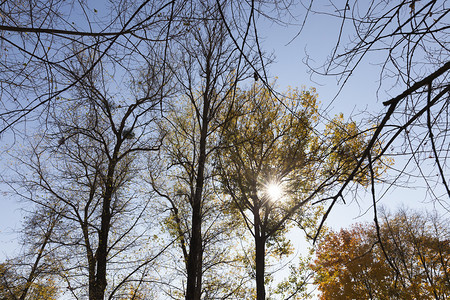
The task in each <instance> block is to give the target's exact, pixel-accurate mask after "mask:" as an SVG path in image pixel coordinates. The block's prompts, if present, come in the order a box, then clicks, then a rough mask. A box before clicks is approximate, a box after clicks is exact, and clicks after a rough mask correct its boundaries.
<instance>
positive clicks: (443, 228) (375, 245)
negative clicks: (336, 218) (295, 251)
mask: <svg viewBox="0 0 450 300" xmlns="http://www.w3.org/2000/svg"><path fill="white" fill-rule="evenodd" d="M448 225H449V224H448V220H446V219H440V218H438V217H437V216H436V215H431V214H425V213H418V212H416V213H413V212H410V211H400V212H398V213H397V214H395V215H389V214H385V215H384V216H383V219H382V222H381V224H380V231H379V236H378V232H377V230H376V228H375V226H374V225H371V224H357V225H354V226H352V227H351V228H349V229H341V230H340V231H331V232H329V233H328V234H327V235H326V236H325V237H324V238H323V240H322V241H321V242H320V244H319V246H318V249H317V253H316V259H315V261H314V263H313V265H312V267H313V269H314V270H315V271H316V273H317V275H316V282H317V284H318V288H319V291H320V293H321V294H320V298H321V299H356V298H364V299H446V298H447V297H448V296H449V293H450V286H449V279H450V277H449V272H450V245H449V242H448V241H449V240H448V238H449V226H448ZM379 237H380V239H379Z"/></svg>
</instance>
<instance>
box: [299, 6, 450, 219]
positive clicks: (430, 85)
mask: <svg viewBox="0 0 450 300" xmlns="http://www.w3.org/2000/svg"><path fill="white" fill-rule="evenodd" d="M313 4H315V3H313V1H309V2H307V3H305V6H306V7H308V8H309V15H308V17H313V16H314V14H326V15H330V16H331V17H334V18H338V20H340V21H341V28H340V32H339V35H338V37H337V42H336V44H335V46H334V48H333V50H332V52H331V55H330V57H329V60H327V61H326V63H325V64H324V65H323V67H322V68H317V67H313V68H312V71H313V72H316V73H318V74H323V75H333V76H338V79H339V82H340V83H341V87H343V86H344V85H345V84H346V83H347V81H348V79H349V78H350V77H351V76H352V74H353V73H354V71H355V70H357V68H358V67H359V66H360V65H361V64H363V63H364V62H365V61H367V60H368V59H370V60H371V63H372V64H373V63H378V64H379V70H380V72H379V77H380V87H379V88H380V89H388V90H390V89H392V88H395V89H394V90H401V91H403V92H400V93H399V94H398V96H396V97H393V98H391V99H387V100H386V101H384V102H383V104H384V105H385V106H386V108H387V110H386V112H380V113H379V114H378V115H377V116H376V117H375V118H376V122H377V123H378V126H377V129H376V131H375V132H374V133H373V134H372V141H371V142H370V143H369V145H368V147H367V148H366V151H365V152H364V154H363V155H362V157H361V158H360V160H359V165H360V164H362V163H363V161H366V160H369V161H370V162H373V161H375V160H377V159H379V158H380V157H381V156H390V157H396V158H398V159H397V161H398V162H399V164H401V165H399V166H397V167H396V169H393V170H392V172H394V173H393V175H394V176H393V180H392V184H393V185H397V184H398V185H403V186H405V185H408V183H410V182H414V185H415V186H417V185H418V182H417V180H419V179H420V178H422V179H423V181H422V183H423V185H424V187H425V188H426V189H427V194H428V195H429V197H430V199H432V200H434V201H436V202H437V203H439V204H440V205H441V206H442V207H443V208H444V209H446V210H448V209H449V207H448V198H449V197H450V189H449V187H448V178H447V177H448V176H447V175H446V173H448V172H446V168H447V166H448V141H447V139H448V136H447V132H448V125H449V123H448V110H449V107H448V105H449V98H448V95H449V91H450V85H449V84H448V76H449V69H450V62H449V53H450V52H449V51H448V50H449V43H448V40H449V38H448V37H449V34H450V31H449V29H448V22H446V18H447V17H448V15H449V13H450V10H449V9H448V7H447V6H448V3H447V1H414V0H411V1H400V2H398V3H393V2H384V1H370V2H364V3H363V2H362V1H347V2H346V3H337V2H334V1H332V2H331V5H330V6H329V7H325V6H321V7H318V6H317V5H313ZM349 26H350V27H351V31H350V34H351V35H350V36H351V38H350V39H349V40H346V39H345V36H346V35H348V31H347V29H346V28H348V27H349ZM373 53H375V54H376V56H375V55H372V54H373ZM377 58H378V59H380V60H379V61H374V59H375V60H376V59H377ZM348 88H350V86H348ZM377 143H381V144H383V150H382V151H381V152H380V153H379V155H377V156H375V157H370V151H371V148H372V147H373V145H376V144H377ZM395 173H397V174H395ZM353 175H354V173H352V174H351V176H349V177H348V180H347V181H346V182H344V184H343V185H342V188H341V190H340V191H339V192H338V194H341V193H342V192H343V191H344V190H345V188H346V187H347V185H348V182H350V180H351V178H352V176H353ZM402 179H403V182H402V181H400V180H402ZM337 198H338V197H335V198H334V200H333V201H332V202H331V205H330V206H329V209H328V212H329V211H330V210H331V209H332V207H333V206H334V204H335V202H336V200H337ZM374 201H375V200H374ZM374 204H375V202H374ZM328 212H327V214H326V216H327V215H328Z"/></svg>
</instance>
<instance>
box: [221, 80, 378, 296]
mask: <svg viewBox="0 0 450 300" xmlns="http://www.w3.org/2000/svg"><path fill="white" fill-rule="evenodd" d="M231 98H232V99H230V101H233V105H234V108H233V110H234V111H233V112H232V113H231V115H232V116H233V117H232V120H231V121H229V122H228V123H227V125H226V128H225V129H224V130H223V134H222V136H221V147H222V151H220V152H219V155H218V157H217V161H218V163H217V164H218V165H219V169H220V171H219V173H220V176H221V187H222V189H223V192H224V193H225V194H226V195H228V196H229V199H230V204H229V205H230V212H231V213H234V215H235V216H237V217H239V216H240V218H241V220H242V223H243V224H244V226H245V227H246V228H247V229H248V230H249V232H251V235H252V236H253V238H254V254H253V255H254V261H253V267H254V276H255V280H256V291H257V292H256V294H257V296H256V299H258V300H262V299H265V297H266V292H265V282H266V280H267V276H266V271H265V263H266V262H265V259H266V254H267V253H273V254H276V255H279V256H282V255H286V254H289V253H290V250H291V246H290V243H289V241H287V240H286V239H285V235H284V234H285V233H286V232H287V231H288V229H289V226H290V224H297V225H299V226H300V227H301V228H303V229H305V230H306V231H307V234H308V235H310V234H311V233H312V232H313V231H314V229H315V228H316V227H317V221H318V218H319V217H320V216H321V213H322V210H321V206H320V205H315V206H314V205H313V203H314V200H316V201H317V203H320V200H319V196H320V197H322V196H323V195H324V194H326V192H327V191H329V190H331V189H332V188H333V186H334V185H335V184H337V183H338V182H339V181H340V179H341V178H342V177H343V176H345V175H347V173H348V171H349V170H351V169H352V167H353V164H354V163H355V158H357V157H358V156H359V155H360V149H361V144H363V143H365V139H364V135H363V134H362V133H361V132H359V131H358V128H357V127H356V125H355V124H353V123H346V122H344V120H343V118H340V119H337V120H333V121H332V122H330V123H329V124H327V125H326V129H325V131H324V132H321V131H320V130H319V129H320V125H319V121H321V120H320V114H319V110H318V107H317V106H318V103H317V94H316V92H315V90H314V89H310V90H299V89H289V90H288V91H287V92H286V93H285V94H283V95H279V96H278V98H277V97H275V95H274V94H273V93H272V92H271V90H270V89H269V88H267V87H266V86H264V85H262V84H257V83H256V84H254V85H253V86H252V87H251V88H250V89H249V90H238V91H237V93H236V95H234V97H231ZM376 169H377V172H378V171H379V169H380V167H379V166H377V167H376ZM366 173H367V172H365V169H364V168H361V172H359V173H358V175H357V176H356V177H355V178H354V180H355V181H357V182H359V183H362V184H367V182H368V180H366Z"/></svg>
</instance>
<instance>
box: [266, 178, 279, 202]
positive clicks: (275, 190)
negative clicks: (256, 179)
mask: <svg viewBox="0 0 450 300" xmlns="http://www.w3.org/2000/svg"><path fill="white" fill-rule="evenodd" d="M266 193H267V196H269V199H270V200H272V201H277V200H279V199H280V198H281V197H282V196H283V188H282V187H281V185H280V184H279V183H276V182H272V183H269V184H268V185H267V186H266Z"/></svg>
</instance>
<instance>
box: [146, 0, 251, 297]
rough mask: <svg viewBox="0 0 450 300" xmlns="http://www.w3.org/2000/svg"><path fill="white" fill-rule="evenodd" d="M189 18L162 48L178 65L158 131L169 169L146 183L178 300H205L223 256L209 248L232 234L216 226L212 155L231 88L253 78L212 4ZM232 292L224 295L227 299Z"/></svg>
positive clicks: (220, 219) (219, 218)
mask: <svg viewBox="0 0 450 300" xmlns="http://www.w3.org/2000/svg"><path fill="white" fill-rule="evenodd" d="M222 4H224V3H221V5H222ZM195 11H196V12H197V13H199V14H201V15H202V16H203V17H202V18H200V19H195V18H193V19H191V20H190V21H187V22H186V23H185V24H184V26H185V27H186V32H187V33H186V37H185V39H177V40H175V41H174V43H173V44H172V45H171V48H170V53H171V56H172V58H171V61H172V62H179V63H178V64H173V65H172V66H171V70H172V72H173V74H174V76H176V78H177V81H178V85H179V89H180V99H179V101H177V102H174V103H173V106H172V109H171V111H170V112H168V113H167V119H166V122H165V124H163V125H162V127H163V130H164V131H165V132H168V136H167V143H166V144H165V146H164V150H165V151H164V152H163V158H164V159H165V161H168V163H169V168H168V170H167V173H166V174H165V175H164V176H165V177H163V179H162V180H163V181H162V184H161V182H158V181H157V180H156V178H155V180H154V181H153V182H152V185H153V187H154V188H155V190H156V191H157V193H158V194H159V195H160V196H162V197H163V199H165V200H166V201H167V203H168V207H169V209H170V210H171V217H170V221H169V222H168V224H167V225H169V226H170V228H172V229H171V233H172V234H174V235H175V236H178V238H179V246H180V249H181V251H182V255H183V258H184V262H185V269H186V270H185V272H186V276H187V282H186V291H185V297H186V299H200V298H201V297H202V294H203V295H208V294H209V295H211V294H212V293H213V292H214V291H213V288H214V289H221V290H222V293H223V290H224V289H223V287H220V286H219V285H218V284H217V283H214V282H213V281H214V280H217V278H216V279H213V280H211V278H213V277H214V276H213V277H211V274H212V273H213V272H214V271H215V270H217V268H219V267H220V264H222V263H223V261H224V258H223V257H224V255H225V254H226V253H227V252H228V251H220V250H219V249H217V246H216V245H215V244H216V243H217V242H218V241H221V242H225V241H226V239H229V237H226V236H227V234H229V232H230V230H231V229H232V227H230V226H229V224H227V221H226V219H225V220H224V218H226V216H225V214H224V211H223V209H222V211H221V204H220V199H219V198H218V195H217V194H215V193H214V189H213V184H214V181H215V178H214V177H215V171H214V167H213V161H212V156H213V154H214V153H215V152H216V151H217V146H218V138H217V135H218V132H220V130H222V126H223V124H224V123H226V121H227V118H228V113H229V111H230V106H232V101H229V99H230V98H232V95H233V94H234V91H235V89H236V85H237V83H238V82H240V81H241V80H243V79H245V78H248V77H250V76H252V75H250V74H253V73H252V72H251V73H250V74H249V72H247V70H248V69H249V67H248V65H246V64H244V63H242V64H241V63H240V62H239V60H240V59H239V57H240V53H239V52H238V51H236V50H235V46H234V44H233V42H232V41H230V40H229V38H228V35H227V28H226V26H225V23H224V21H223V20H222V19H221V15H220V12H219V10H218V4H216V3H215V1H210V2H202V3H197V5H196V6H195ZM161 176H162V175H161ZM167 180H169V182H170V183H171V184H170V186H167V182H166V181H167ZM227 232H228V233H227ZM224 239H225V240H224ZM214 249H215V250H214ZM204 274H205V275H206V276H209V277H211V278H210V279H209V280H208V281H207V282H206V287H207V289H203V288H202V284H203V275H204ZM214 286H215V287H214ZM226 286H228V284H227V285H226ZM235 288H236V290H238V286H237V287H235ZM232 290H233V288H231V290H229V291H226V293H229V294H230V295H232V294H233V292H232ZM182 292H183V291H182ZM205 297H206V296H205Z"/></svg>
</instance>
